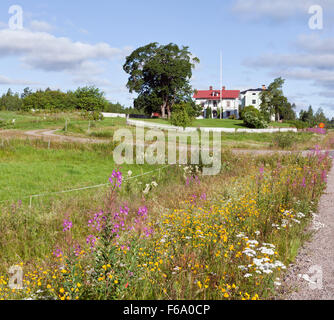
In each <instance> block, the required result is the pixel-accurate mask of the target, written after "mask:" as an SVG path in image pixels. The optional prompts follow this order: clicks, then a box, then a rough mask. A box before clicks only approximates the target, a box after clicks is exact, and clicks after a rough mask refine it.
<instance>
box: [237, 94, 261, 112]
mask: <svg viewBox="0 0 334 320" xmlns="http://www.w3.org/2000/svg"><path fill="white" fill-rule="evenodd" d="M261 92H262V91H246V92H245V93H244V94H240V100H241V107H242V108H244V107H248V106H254V107H255V108H257V109H260V106H261V98H260V93H261Z"/></svg>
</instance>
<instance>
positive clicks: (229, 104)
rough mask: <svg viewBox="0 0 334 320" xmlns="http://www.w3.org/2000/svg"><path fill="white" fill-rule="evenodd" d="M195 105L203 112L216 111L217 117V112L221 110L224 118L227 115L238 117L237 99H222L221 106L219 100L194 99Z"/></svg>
mask: <svg viewBox="0 0 334 320" xmlns="http://www.w3.org/2000/svg"><path fill="white" fill-rule="evenodd" d="M196 104H197V105H201V106H202V108H203V111H204V110H205V109H208V108H211V110H212V111H214V110H215V111H217V112H218V115H219V111H220V110H221V109H222V111H223V112H224V118H228V116H229V115H235V116H236V117H237V118H238V117H239V104H240V102H239V99H223V100H222V105H221V102H220V100H208V99H196ZM199 118H203V117H199Z"/></svg>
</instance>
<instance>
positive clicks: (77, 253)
mask: <svg viewBox="0 0 334 320" xmlns="http://www.w3.org/2000/svg"><path fill="white" fill-rule="evenodd" d="M81 251H82V250H81V247H80V245H77V246H74V254H75V256H76V257H79V256H80V252H81Z"/></svg>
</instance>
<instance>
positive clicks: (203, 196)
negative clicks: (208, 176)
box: [201, 193, 206, 201]
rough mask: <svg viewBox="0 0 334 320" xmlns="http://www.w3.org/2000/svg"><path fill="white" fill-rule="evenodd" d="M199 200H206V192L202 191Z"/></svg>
mask: <svg viewBox="0 0 334 320" xmlns="http://www.w3.org/2000/svg"><path fill="white" fill-rule="evenodd" d="M201 200H203V201H206V193H203V194H202V195H201Z"/></svg>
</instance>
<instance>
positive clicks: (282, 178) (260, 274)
mask: <svg viewBox="0 0 334 320" xmlns="http://www.w3.org/2000/svg"><path fill="white" fill-rule="evenodd" d="M223 159H224V161H225V162H226V165H225V166H224V167H223V169H222V172H221V174H220V175H218V176H215V177H201V176H200V173H199V172H198V170H199V168H198V167H190V166H186V167H174V168H171V169H170V171H168V172H166V175H165V176H164V178H163V179H162V180H160V181H158V179H159V176H155V177H150V178H149V179H148V180H146V181H141V180H137V181H136V182H134V183H133V184H132V185H131V184H130V185H128V186H126V184H122V185H121V186H119V184H118V179H119V177H120V174H119V173H117V171H114V174H113V176H112V177H111V180H110V189H109V192H107V193H105V191H104V192H102V190H101V193H99V194H90V195H89V196H87V198H86V199H85V197H84V196H83V197H75V198H73V199H72V201H71V199H63V200H62V201H59V202H58V201H56V199H55V201H54V202H53V205H52V206H50V207H48V209H46V208H43V207H42V206H41V207H40V208H36V212H28V211H27V208H26V207H19V206H20V204H16V206H15V208H14V207H12V208H8V207H7V209H6V208H3V210H2V214H1V215H0V219H1V223H0V225H1V226H2V227H1V235H2V237H1V239H6V240H1V241H3V242H4V244H3V245H2V247H1V249H3V251H2V250H1V251H0V252H2V261H3V263H4V264H5V265H8V263H9V262H11V263H13V262H14V261H16V263H23V266H24V268H25V274H26V276H25V287H26V289H25V290H23V291H18V292H14V293H12V292H6V291H3V292H4V293H3V297H4V298H8V297H13V296H14V297H19V298H22V297H33V298H37V299H38V298H56V299H260V298H268V297H271V296H272V295H273V294H274V293H275V287H276V286H277V285H278V282H279V280H277V278H280V277H281V274H282V271H284V268H286V266H287V265H288V264H289V263H290V262H291V261H293V259H294V256H295V254H296V252H297V248H298V247H299V246H300V245H301V243H302V242H303V239H305V233H304V229H305V226H306V225H307V224H308V223H309V221H310V218H311V217H312V214H311V213H312V212H314V211H315V210H316V207H317V202H318V200H319V197H320V195H321V194H322V192H323V189H324V187H325V185H326V173H327V171H328V170H329V168H330V164H331V162H330V159H329V158H328V156H326V155H323V154H321V153H320V152H319V150H316V151H315V153H314V154H313V155H310V156H309V157H300V156H297V155H288V156H278V155H273V156H261V157H258V158H252V157H248V156H245V157H235V156H233V155H232V154H231V153H225V154H224V155H223ZM125 175H126V172H125V171H123V176H125ZM169 179H171V180H172V182H170V181H169ZM140 182H141V183H142V185H139V183H140ZM153 182H157V184H158V186H156V184H155V183H153ZM147 185H148V186H149V188H147ZM143 189H149V191H147V192H143ZM145 191H146V190H145ZM34 210H35V209H34ZM31 213H33V214H31ZM64 222H66V225H67V226H68V224H67V223H68V222H71V223H70V227H69V228H68V229H64V231H63V228H64ZM14 230H15V231H14ZM46 231H47V233H48V234H46ZM14 237H16V238H14ZM15 239H18V240H15ZM12 240H13V241H12ZM24 241H25V243H23V242H24ZM12 243H13V244H12ZM37 247H38V248H37ZM52 252H53V254H52ZM44 254H45V255H46V256H44V257H43V255H44ZM34 272H35V273H34ZM4 279H5V280H4V281H5V282H6V278H4ZM28 281H29V283H28ZM3 288H5V285H3Z"/></svg>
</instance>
